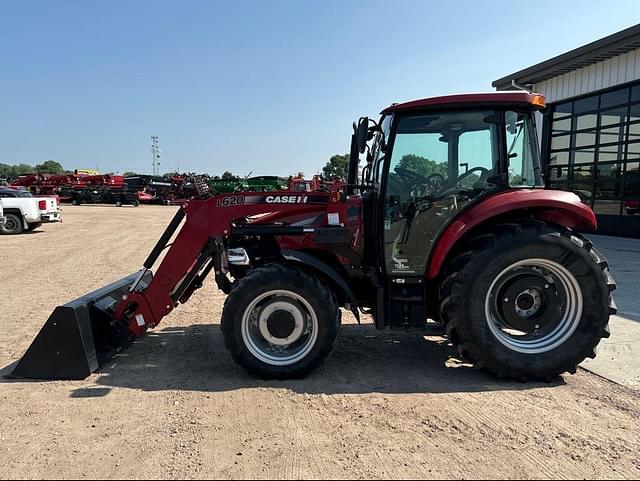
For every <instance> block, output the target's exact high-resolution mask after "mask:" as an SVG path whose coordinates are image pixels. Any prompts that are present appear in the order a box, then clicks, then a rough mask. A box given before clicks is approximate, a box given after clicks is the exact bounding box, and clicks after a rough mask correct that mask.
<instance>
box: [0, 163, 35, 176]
mask: <svg viewBox="0 0 640 481" xmlns="http://www.w3.org/2000/svg"><path fill="white" fill-rule="evenodd" d="M34 172H35V169H34V167H33V166H32V165H28V164H16V165H8V164H0V177H5V178H8V179H15V178H17V177H19V176H21V175H24V174H33V173H34Z"/></svg>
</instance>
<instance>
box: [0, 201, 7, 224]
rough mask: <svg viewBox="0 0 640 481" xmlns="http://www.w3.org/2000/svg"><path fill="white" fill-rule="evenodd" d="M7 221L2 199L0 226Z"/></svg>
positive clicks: (0, 203) (0, 204)
mask: <svg viewBox="0 0 640 481" xmlns="http://www.w3.org/2000/svg"><path fill="white" fill-rule="evenodd" d="M6 223H7V218H6V217H5V216H4V211H3V210H2V199H0V228H1V227H2V226H3V225H5V224H6Z"/></svg>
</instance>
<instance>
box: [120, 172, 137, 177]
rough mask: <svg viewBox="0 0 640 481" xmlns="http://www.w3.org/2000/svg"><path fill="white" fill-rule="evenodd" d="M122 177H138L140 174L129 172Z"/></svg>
mask: <svg viewBox="0 0 640 481" xmlns="http://www.w3.org/2000/svg"><path fill="white" fill-rule="evenodd" d="M122 175H124V176H125V177H136V176H137V175H138V173H137V172H131V171H127V172H125V173H124V174H122Z"/></svg>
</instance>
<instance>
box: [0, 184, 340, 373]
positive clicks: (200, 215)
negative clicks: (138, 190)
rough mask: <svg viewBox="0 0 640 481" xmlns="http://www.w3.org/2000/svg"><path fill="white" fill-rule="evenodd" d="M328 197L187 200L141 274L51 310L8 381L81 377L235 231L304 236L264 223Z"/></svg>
mask: <svg viewBox="0 0 640 481" xmlns="http://www.w3.org/2000/svg"><path fill="white" fill-rule="evenodd" d="M330 199H331V195H330V194H325V193H317V194H316V193H313V194H308V195H306V194H305V195H299V194H295V195H294V193H289V192H280V193H278V194H269V193H242V194H228V195H220V196H215V197H212V198H210V199H208V200H192V201H189V202H188V203H186V204H184V205H183V206H182V207H181V208H180V210H179V211H178V212H177V213H176V215H175V216H174V218H173V220H172V221H171V223H170V224H169V226H168V227H167V229H166V231H165V232H164V234H163V235H162V236H161V238H160V240H159V241H158V243H157V244H156V246H155V247H154V249H153V251H152V252H151V254H150V255H149V257H148V258H147V260H146V261H145V263H144V265H143V269H142V270H141V271H140V272H139V273H136V274H132V275H129V276H127V277H124V278H122V279H120V280H119V281H116V282H114V283H113V284H110V285H108V286H106V287H103V288H101V289H98V290H97V291H94V292H91V293H89V294H86V295H84V296H82V297H81V298H79V299H75V300H73V301H71V302H68V303H66V304H64V305H62V306H58V307H56V309H55V310H54V311H53V313H52V314H51V316H50V317H49V319H48V320H47V322H46V323H45V325H44V326H43V327H42V329H41V330H40V332H39V333H38V335H37V336H36V338H35V340H34V341H33V342H32V344H31V346H30V347H29V349H28V350H27V352H26V353H25V354H24V356H23V357H22V358H21V359H20V361H19V362H18V363H17V365H16V367H15V369H14V370H13V371H12V373H11V374H10V375H9V377H13V378H27V379H60V380H77V379H85V378H86V377H88V376H89V375H90V374H91V373H92V372H94V371H96V370H97V369H98V368H100V367H102V366H104V365H105V364H106V363H107V362H108V361H109V360H110V359H111V358H112V357H113V356H114V355H116V354H117V353H118V352H120V351H121V350H122V349H124V348H126V347H127V346H128V345H129V344H131V342H133V340H134V339H135V338H136V337H139V336H142V335H143V334H144V333H145V332H146V331H147V329H150V328H153V327H155V326H157V325H158V324H159V323H160V321H161V320H162V319H163V318H164V317H165V316H166V315H167V314H169V313H170V312H171V311H172V310H173V309H175V307H176V306H177V305H178V304H180V303H184V302H186V301H187V300H188V299H189V297H190V296H191V294H192V293H193V292H194V291H195V290H196V289H197V288H198V287H200V286H201V285H202V282H203V281H204V279H205V277H206V276H207V274H208V273H209V272H210V271H211V269H213V268H214V267H216V263H219V262H220V260H221V256H222V255H223V253H224V243H225V239H226V238H228V237H229V236H230V235H232V234H234V232H235V233H236V234H237V233H238V232H241V231H242V229H245V230H247V229H248V227H251V226H252V225H254V224H256V226H257V225H258V224H259V225H260V226H261V228H262V230H263V231H265V230H266V231H267V232H277V231H283V230H286V231H287V233H289V234H291V233H298V234H303V233H304V232H306V231H307V230H306V228H303V227H293V226H286V225H281V224H265V223H264V220H265V219H269V221H270V222H275V220H276V219H277V218H278V216H276V214H279V217H280V218H282V217H285V216H291V215H298V214H307V213H316V212H317V213H322V212H325V211H326V210H327V206H328V205H329V202H330ZM334 200H335V198H334ZM332 205H336V204H332ZM266 213H268V214H273V215H269V216H263V218H262V222H254V223H250V224H249V225H248V226H247V225H237V226H236V225H235V222H236V221H238V224H246V223H247V217H249V216H252V215H256V214H266ZM234 227H236V229H235V231H234ZM296 229H297V230H299V232H296ZM176 232H177V235H176ZM174 236H175V238H174ZM172 238H174V240H173V242H172V243H170V241H171V239H172ZM167 249H168V251H167ZM164 251H167V253H166V255H165V257H164V258H163V259H162V261H161V262H160V265H159V266H158V269H157V271H156V273H155V275H153V273H152V268H153V267H154V265H155V264H156V263H157V261H158V260H159V259H160V257H161V255H162V253H163V252H164ZM218 267H220V266H219V265H218Z"/></svg>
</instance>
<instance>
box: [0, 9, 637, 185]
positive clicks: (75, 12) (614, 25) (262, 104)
mask: <svg viewBox="0 0 640 481" xmlns="http://www.w3.org/2000/svg"><path fill="white" fill-rule="evenodd" d="M612 6H613V4H612V3H611V2H602V1H587V0H580V1H560V2H559V1H557V0H556V1H549V0H537V1H536V2H523V1H519V0H511V1H502V0H499V1H498V0H497V1H485V2H480V1H470V0H469V1H467V0H458V1H455V2H443V1H428V0H405V1H402V0H399V1H389V0H386V1H381V0H370V1H360V0H352V1H349V2H345V1H343V0H322V1H320V0H318V1H315V2H312V1H307V0H298V1H294V0H289V1H285V0H254V1H241V0H238V1H225V2H223V1H215V0H184V1H165V0H154V1H151V0H111V1H109V2H104V1H97V0H40V1H36V0H21V1H19V2H18V1H12V0H0V163H8V164H13V163H21V162H24V163H28V164H36V163H40V162H42V161H44V160H48V159H52V160H56V161H58V162H60V163H62V164H63V165H64V167H65V168H67V169H76V168H80V169H93V168H99V169H100V170H101V171H102V172H105V173H107V172H124V171H137V172H139V173H150V172H151V168H152V167H151V163H152V156H151V140H150V136H151V135H157V136H159V137H160V145H161V149H162V158H161V162H162V165H161V170H162V171H163V172H170V171H175V170H177V169H179V170H180V171H189V172H208V173H211V174H220V173H222V172H224V171H225V170H230V171H232V172H234V173H236V174H239V175H247V174H249V173H250V172H253V174H254V175H258V174H261V175H262V174H278V175H289V174H292V173H296V172H299V171H302V172H304V173H306V174H307V175H311V174H313V173H316V172H317V171H319V169H321V167H322V166H323V165H324V164H325V163H326V161H327V160H328V159H329V157H330V156H331V155H333V154H338V153H345V152H348V150H349V142H350V135H351V123H352V121H353V120H355V119H356V118H358V117H360V116H361V115H369V116H371V117H376V116H377V115H378V113H379V112H380V111H381V110H382V109H383V108H384V107H386V106H387V105H389V104H391V103H393V102H398V101H403V100H410V99H415V98H423V97H430V96H434V95H441V94H448V93H456V92H464V91H468V92H478V91H489V90H491V82H492V81H493V80H495V79H497V78H500V77H502V76H505V75H507V74H510V73H513V72H515V71H518V70H520V69H522V68H525V67H528V66H530V65H533V64H535V63H538V62H540V61H543V60H546V59H548V58H550V57H553V56H555V55H558V54H561V53H563V52H565V51H567V50H570V49H573V48H576V47H578V46H581V45H583V44H585V43H588V42H591V41H593V40H596V39H598V38H601V37H603V36H606V35H609V34H611V33H614V32H616V31H618V30H621V29H623V28H626V27H629V26H631V25H633V24H636V23H640V2H638V1H637V0H616V2H615V8H612Z"/></svg>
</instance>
